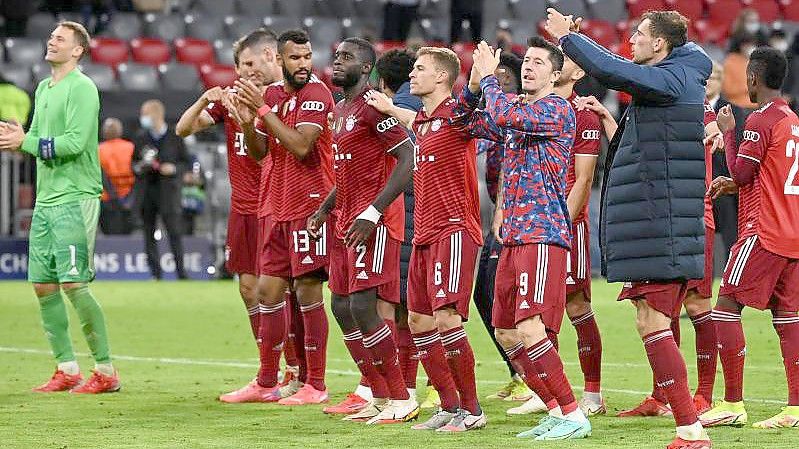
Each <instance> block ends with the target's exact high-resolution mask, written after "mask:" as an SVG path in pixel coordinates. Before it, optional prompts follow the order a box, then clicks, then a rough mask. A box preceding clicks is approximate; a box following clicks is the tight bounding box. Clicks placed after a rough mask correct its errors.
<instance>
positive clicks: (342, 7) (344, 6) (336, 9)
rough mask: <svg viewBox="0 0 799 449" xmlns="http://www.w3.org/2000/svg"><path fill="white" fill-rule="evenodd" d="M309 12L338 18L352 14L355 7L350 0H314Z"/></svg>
mask: <svg viewBox="0 0 799 449" xmlns="http://www.w3.org/2000/svg"><path fill="white" fill-rule="evenodd" d="M310 13H311V14H312V15H314V16H321V17H336V18H340V17H350V16H352V15H354V14H355V9H354V8H353V4H352V0H315V1H314V2H313V4H312V5H311V11H310ZM348 37H349V36H348Z"/></svg>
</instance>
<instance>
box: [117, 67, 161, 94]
mask: <svg viewBox="0 0 799 449" xmlns="http://www.w3.org/2000/svg"><path fill="white" fill-rule="evenodd" d="M119 83H120V84H121V85H122V88H123V89H125V90H130V91H137V92H142V91H154V90H157V89H158V73H157V71H156V69H155V67H154V66H151V65H145V64H136V63H126V64H120V65H119Z"/></svg>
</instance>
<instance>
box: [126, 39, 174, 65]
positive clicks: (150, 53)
mask: <svg viewBox="0 0 799 449" xmlns="http://www.w3.org/2000/svg"><path fill="white" fill-rule="evenodd" d="M130 49H131V52H132V53H133V60H134V61H136V62H138V63H141V64H149V65H159V64H166V63H167V62H169V60H170V59H171V57H172V56H171V53H170V51H169V45H167V43H166V42H164V41H162V40H161V39H156V38H152V37H138V38H136V39H133V40H132V41H131V42H130Z"/></svg>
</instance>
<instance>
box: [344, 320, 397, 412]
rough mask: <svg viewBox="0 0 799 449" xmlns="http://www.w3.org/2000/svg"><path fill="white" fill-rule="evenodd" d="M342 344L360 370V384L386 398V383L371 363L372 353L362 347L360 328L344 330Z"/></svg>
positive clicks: (387, 394)
mask: <svg viewBox="0 0 799 449" xmlns="http://www.w3.org/2000/svg"><path fill="white" fill-rule="evenodd" d="M344 346H346V347H347V350H348V351H349V352H350V356H351V357H352V360H353V361H354V362H355V366H357V367H358V370H360V372H361V382H360V384H361V385H366V386H369V387H370V388H371V389H372V396H374V397H376V398H382V399H386V398H388V397H389V391H388V385H387V384H386V381H385V379H383V376H381V375H380V373H379V372H377V368H375V366H374V364H373V363H372V355H371V354H370V353H369V351H367V350H366V348H364V346H363V335H362V334H361V331H360V329H358V328H355V329H350V330H344Z"/></svg>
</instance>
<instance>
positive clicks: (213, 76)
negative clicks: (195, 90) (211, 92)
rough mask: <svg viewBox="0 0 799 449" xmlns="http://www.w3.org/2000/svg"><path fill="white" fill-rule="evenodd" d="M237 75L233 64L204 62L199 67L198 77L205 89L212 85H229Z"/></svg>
mask: <svg viewBox="0 0 799 449" xmlns="http://www.w3.org/2000/svg"><path fill="white" fill-rule="evenodd" d="M238 77H239V76H238V75H237V74H236V70H235V69H234V68H233V66H229V65H220V64H205V65H204V66H202V67H200V79H202V82H203V85H205V88H206V89H209V88H211V87H214V86H230V85H231V84H233V82H234V81H236V79H238Z"/></svg>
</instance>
